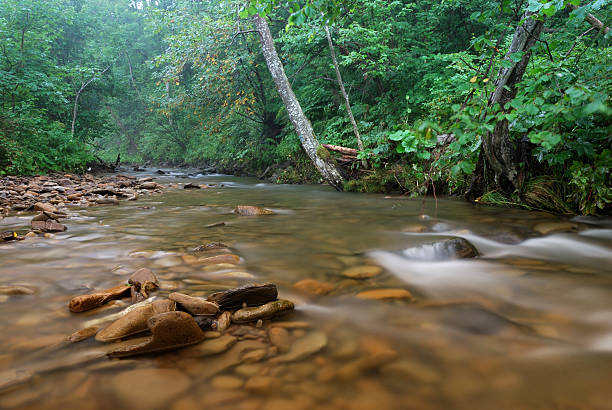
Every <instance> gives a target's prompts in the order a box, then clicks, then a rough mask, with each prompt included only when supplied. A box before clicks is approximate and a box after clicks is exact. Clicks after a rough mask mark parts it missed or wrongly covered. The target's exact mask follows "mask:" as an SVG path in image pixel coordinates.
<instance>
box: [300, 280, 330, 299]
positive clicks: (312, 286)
mask: <svg viewBox="0 0 612 410" xmlns="http://www.w3.org/2000/svg"><path fill="white" fill-rule="evenodd" d="M293 287H294V288H296V289H298V290H301V291H303V292H306V293H312V294H314V295H327V294H328V293H329V292H331V291H332V290H334V285H333V284H331V283H328V282H321V281H318V280H315V279H302V280H301V281H299V282H296V283H295V284H294V285H293Z"/></svg>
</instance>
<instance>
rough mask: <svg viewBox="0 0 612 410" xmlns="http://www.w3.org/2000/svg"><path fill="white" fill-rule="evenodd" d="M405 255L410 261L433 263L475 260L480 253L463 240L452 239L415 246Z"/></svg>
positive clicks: (405, 252) (407, 250) (406, 251)
mask: <svg viewBox="0 0 612 410" xmlns="http://www.w3.org/2000/svg"><path fill="white" fill-rule="evenodd" d="M403 253H404V255H405V256H407V257H409V258H410V259H419V260H431V261H435V260H438V261H439V260H449V259H464V258H475V257H477V256H478V251H477V250H476V248H475V247H474V245H472V244H471V243H469V242H468V241H467V240H465V239H463V238H450V239H445V240H442V241H438V242H433V243H428V244H424V245H420V246H415V247H413V248H408V249H406V250H405V251H404V252H403Z"/></svg>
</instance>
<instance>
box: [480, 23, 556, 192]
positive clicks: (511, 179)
mask: <svg viewBox="0 0 612 410" xmlns="http://www.w3.org/2000/svg"><path fill="white" fill-rule="evenodd" d="M532 14H533V13H531V12H526V13H525V14H523V17H522V19H521V20H524V22H523V24H522V25H519V26H518V27H517V28H516V30H515V32H514V37H513V38H512V43H511V44H510V49H509V50H508V52H507V53H506V56H505V57H504V58H505V60H507V61H510V62H511V63H512V66H511V67H509V68H504V67H502V68H501V69H500V70H499V73H498V74H497V79H496V80H495V91H494V92H493V94H492V95H491V97H490V98H489V107H493V106H494V105H495V104H499V106H500V110H502V111H504V110H506V104H507V103H508V102H510V101H511V100H512V99H513V98H514V97H515V96H516V92H517V88H516V85H517V84H518V83H519V82H520V81H521V79H522V78H523V74H524V73H525V69H526V68H527V63H528V62H529V58H530V57H531V47H532V46H533V45H534V44H535V42H536V41H538V39H539V38H540V32H541V31H542V26H543V25H544V22H543V21H542V20H536V19H533V18H532V17H531V16H532ZM517 52H523V53H524V54H523V57H522V58H521V60H520V61H518V62H516V63H515V62H513V60H512V59H511V58H510V55H511V54H513V53H517ZM520 144H521V142H519V141H513V140H511V138H510V130H509V128H508V121H507V120H502V121H499V122H498V123H497V124H496V125H495V129H494V130H493V132H491V133H488V134H487V135H486V136H485V137H484V139H483V143H482V148H483V151H482V152H483V154H484V155H485V158H486V160H487V163H488V166H489V167H490V169H491V170H492V171H493V174H494V179H495V184H496V185H497V186H498V187H499V188H501V189H502V190H503V191H504V192H506V193H511V192H512V191H514V190H515V189H517V188H519V186H520V185H521V183H522V181H523V179H524V170H522V169H521V166H520V162H521V152H522V151H523V149H522V148H524V147H521V146H520Z"/></svg>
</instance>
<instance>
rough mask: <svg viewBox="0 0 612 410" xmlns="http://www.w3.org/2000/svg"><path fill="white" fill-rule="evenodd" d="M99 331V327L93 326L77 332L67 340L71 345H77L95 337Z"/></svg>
mask: <svg viewBox="0 0 612 410" xmlns="http://www.w3.org/2000/svg"><path fill="white" fill-rule="evenodd" d="M98 329H100V328H99V327H98V326H91V327H87V328H85V329H81V330H77V331H76V332H74V333H73V334H71V335H70V336H68V338H67V340H68V341H69V342H70V343H77V342H80V341H83V340H85V339H88V338H90V337H92V336H95V335H96V333H97V332H98Z"/></svg>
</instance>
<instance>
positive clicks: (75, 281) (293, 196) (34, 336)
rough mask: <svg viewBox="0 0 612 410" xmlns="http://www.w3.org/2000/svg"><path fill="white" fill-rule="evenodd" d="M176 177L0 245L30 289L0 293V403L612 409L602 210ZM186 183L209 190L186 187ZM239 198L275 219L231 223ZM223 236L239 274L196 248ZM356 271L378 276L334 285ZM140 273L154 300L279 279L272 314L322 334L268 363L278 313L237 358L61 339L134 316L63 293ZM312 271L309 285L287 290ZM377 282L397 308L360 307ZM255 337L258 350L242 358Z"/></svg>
mask: <svg viewBox="0 0 612 410" xmlns="http://www.w3.org/2000/svg"><path fill="white" fill-rule="evenodd" d="M183 172H184V171H180V172H179V171H176V172H170V173H168V174H167V175H161V176H158V175H153V174H143V173H139V174H137V176H139V177H140V176H145V175H153V176H155V177H156V178H157V179H156V181H157V182H158V183H161V184H164V185H167V188H166V189H165V190H164V192H163V193H162V194H160V195H153V196H149V197H143V198H141V199H139V200H138V201H129V202H128V201H121V202H120V204H119V205H114V206H113V205H109V206H95V207H89V208H71V209H70V210H71V216H70V218H68V219H66V220H64V221H63V223H64V224H66V225H67V226H68V230H67V231H66V232H63V233H58V234H55V235H54V237H52V238H33V239H32V238H30V239H28V240H24V241H22V242H18V243H15V242H14V243H7V244H3V245H0V286H1V285H20V286H27V287H30V288H33V289H36V292H35V293H34V294H32V295H14V296H11V295H0V329H1V331H0V386H1V385H2V384H3V383H4V384H5V385H6V386H9V388H5V389H3V390H0V408H2V409H16V408H20V409H25V408H46V409H65V408H72V407H74V408H76V407H78V408H80V409H107V408H114V409H123V408H126V409H127V408H147V409H156V408H169V409H173V410H182V409H191V408H215V409H253V410H258V409H266V410H271V409H278V410H281V409H310V408H317V409H321V410H322V409H450V408H458V409H490V408H498V409H518V408H520V409H532V408H533V409H549V408H550V409H552V408H554V409H606V408H607V409H609V408H611V407H610V406H611V404H610V403H612V390H611V389H610V381H611V380H612V219H611V218H589V217H576V218H573V219H567V218H558V217H556V216H554V215H550V214H547V213H542V212H530V211H526V210H521V209H504V208H494V207H485V206H480V205H476V204H469V203H466V202H463V201H460V200H451V199H444V198H438V199H437V201H436V200H434V199H433V198H427V199H426V200H422V199H409V198H407V197H400V196H385V195H382V194H381V195H375V194H352V193H338V192H335V191H334V190H333V189H331V188H330V187H326V186H308V185H300V186H298V185H295V186H291V185H273V184H267V183H261V181H258V180H256V179H253V178H238V177H232V176H225V175H197V176H195V177H193V176H192V177H189V176H187V175H186V174H184V173H183ZM134 175H136V174H135V173H134ZM189 182H190V183H197V184H210V183H214V184H218V185H217V186H216V187H213V188H209V189H199V190H187V189H182V185H184V184H186V183H189ZM221 185H222V186H221ZM237 205H256V206H261V207H266V208H268V209H271V210H273V211H274V215H263V216H254V217H244V216H237V215H235V214H233V213H232V210H233V209H234V207H236V206H237ZM32 215H33V214H32V213H24V214H21V215H16V216H15V215H14V216H9V217H7V218H5V219H4V220H0V231H6V230H9V229H19V228H21V227H23V226H26V225H27V224H28V223H29V220H30V219H31V218H32ZM568 221H569V222H570V223H571V227H570V228H569V229H558V230H560V231H561V232H556V233H555V231H557V229H556V228H557V227H562V226H567V225H568V223H567V222H568ZM219 222H224V223H225V224H224V225H218V226H209V225H212V224H216V223H219ZM547 230H551V231H553V232H552V233H550V234H548V235H542V233H541V232H545V231H547ZM455 237H460V238H464V239H466V240H468V241H469V242H470V243H471V244H473V245H474V246H475V247H476V249H477V250H478V253H479V255H480V256H479V257H477V258H470V259H448V258H440V256H439V255H438V254H437V253H436V252H434V251H433V250H432V249H433V248H432V247H431V246H427V245H426V244H431V243H433V242H436V241H440V240H444V239H448V238H455ZM218 241H220V242H223V243H225V244H227V245H229V246H230V247H231V250H232V253H234V254H237V255H238V256H240V263H238V264H237V265H228V264H222V265H212V266H202V265H198V263H197V258H196V257H194V255H195V256H197V257H199V256H201V254H197V255H196V254H194V252H193V249H194V248H196V247H197V246H199V245H202V244H206V243H208V242H218ZM421 245H425V246H421ZM214 254H215V253H214V252H211V253H210V255H214ZM207 256H209V255H207ZM364 266H366V267H369V269H370V270H372V269H373V270H375V271H376V272H377V274H375V275H372V276H371V277H366V278H350V277H347V275H346V274H345V273H346V272H347V270H348V271H350V270H351V269H353V268H356V267H364ZM143 267H146V268H150V269H151V270H152V271H153V272H155V274H156V275H157V277H158V278H159V280H160V283H161V288H160V290H159V291H157V292H155V295H156V296H158V297H163V296H165V295H167V294H168V293H170V292H175V291H178V292H183V293H186V294H189V295H193V296H206V295H209V294H211V293H213V292H216V291H220V290H226V289H229V288H232V287H236V286H240V285H243V284H247V283H252V282H257V283H266V282H272V283H275V284H276V285H277V286H278V289H279V297H281V298H283V299H288V300H291V301H293V302H294V303H295V306H296V308H295V311H294V312H292V313H290V314H288V315H286V316H284V317H282V318H280V319H275V320H276V321H282V322H283V323H284V324H285V325H286V326H287V327H286V329H287V332H286V333H287V334H288V337H289V339H290V340H291V341H292V343H296V341H299V340H302V339H305V338H308V337H309V335H311V334H313V333H316V334H317V335H319V334H321V333H322V334H324V335H325V339H326V342H325V344H324V346H323V347H322V348H320V349H318V350H317V351H316V352H313V354H311V355H310V356H308V357H307V358H305V359H303V360H296V361H289V362H278V361H275V360H274V356H275V354H276V353H275V350H274V349H273V348H272V347H271V346H270V343H269V341H268V340H267V336H266V335H267V333H266V332H267V330H268V326H269V325H271V324H274V321H272V322H270V323H268V321H266V322H265V323H264V324H263V328H262V329H259V328H256V327H254V326H250V327H249V328H248V329H247V330H245V332H244V334H243V335H242V336H241V337H239V341H238V343H237V344H236V345H235V346H241V344H242V345H243V346H246V347H245V348H244V349H243V350H242V351H241V352H239V353H240V354H239V355H238V356H236V354H237V353H236V351H237V350H236V348H235V347H234V348H232V349H229V350H227V351H226V352H221V353H218V354H214V355H207V356H202V355H200V354H198V352H199V350H198V347H197V346H194V347H188V348H185V349H182V350H178V351H173V352H169V353H163V354H157V355H145V356H139V357H133V358H128V359H121V360H120V359H108V358H106V357H105V356H104V353H105V352H106V351H107V349H108V346H107V345H105V344H103V343H100V342H97V341H95V340H94V339H93V338H89V339H87V340H84V341H82V342H79V343H69V342H67V341H66V337H67V336H69V335H71V334H72V333H73V332H75V331H76V330H79V329H81V328H83V327H84V324H85V323H86V322H88V321H92V320H96V319H99V318H103V317H105V316H108V315H110V314H112V313H116V312H118V311H120V310H121V309H123V308H125V307H126V306H127V304H126V303H125V302H122V301H115V302H112V303H110V304H108V305H107V306H104V307H101V308H97V309H95V310H92V311H89V312H85V313H80V314H75V313H71V312H70V311H69V310H68V308H67V303H68V301H69V300H70V299H71V298H72V297H73V296H76V295H80V294H85V293H88V292H90V291H92V290H94V289H105V288H109V287H112V286H115V285H117V284H120V283H122V282H124V281H126V280H127V278H128V277H129V275H130V274H131V273H132V272H134V271H135V270H137V269H139V268H143ZM375 267H379V268H382V269H376V268H375ZM353 270H354V269H353ZM378 271H380V273H378ZM367 276H369V275H367ZM304 279H312V280H314V281H317V282H313V281H311V282H310V283H311V284H313V283H314V284H316V285H317V286H319V285H320V287H319V288H316V289H313V288H307V287H304V286H297V287H296V286H294V285H295V284H296V283H299V282H300V281H303V280H304ZM312 286H315V285H312ZM315 287H316V286H315ZM375 289H387V290H388V291H393V292H395V293H393V292H391V293H393V294H398V295H402V296H401V297H395V296H393V297H389V298H383V299H376V298H373V299H370V298H365V299H364V298H362V297H356V295H358V294H362V295H363V294H364V293H366V294H367V292H368V291H370V290H375ZM405 291H407V292H405ZM408 292H409V293H408ZM317 293H319V294H317ZM406 295H408V296H406ZM292 322H295V323H294V324H293V325H291V323H292ZM243 327H245V328H246V326H243ZM249 329H252V332H251V333H249V332H250V330H249ZM249 343H250V344H251V345H252V346H253V350H257V349H260V350H261V349H263V350H265V351H266V356H264V357H263V358H261V357H254V355H250V356H249V357H250V359H249V360H246V359H244V354H243V353H244V352H245V351H247V350H248V346H247V345H248V344H249ZM251 345H249V346H251ZM105 349H106V350H105Z"/></svg>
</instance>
